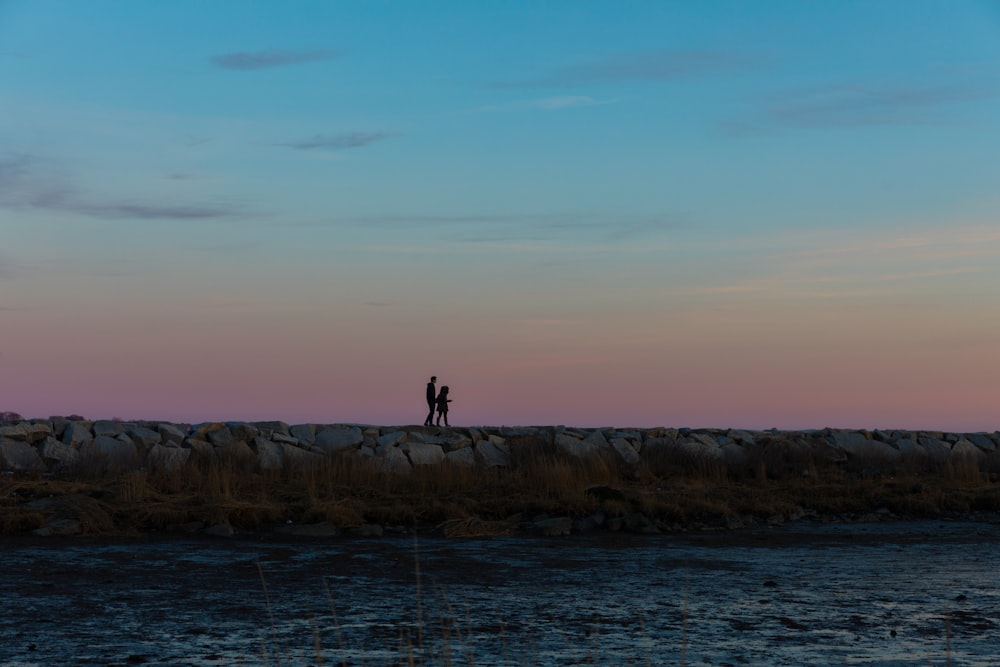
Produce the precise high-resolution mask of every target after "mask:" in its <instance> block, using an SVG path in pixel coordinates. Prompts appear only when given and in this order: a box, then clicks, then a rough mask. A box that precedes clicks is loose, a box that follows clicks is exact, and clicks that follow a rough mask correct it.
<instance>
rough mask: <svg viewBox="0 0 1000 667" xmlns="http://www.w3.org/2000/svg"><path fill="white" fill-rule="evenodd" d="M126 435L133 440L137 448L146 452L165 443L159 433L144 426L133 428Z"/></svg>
mask: <svg viewBox="0 0 1000 667" xmlns="http://www.w3.org/2000/svg"><path fill="white" fill-rule="evenodd" d="M125 433H126V435H128V437H130V438H131V439H132V442H134V443H135V444H136V446H138V447H139V448H140V449H144V450H148V449H149V448H150V447H152V446H153V445H158V444H160V443H161V442H163V436H162V435H160V433H159V431H154V430H152V429H149V428H145V427H143V426H135V427H132V428H130V429H128V430H127V431H126V432H125Z"/></svg>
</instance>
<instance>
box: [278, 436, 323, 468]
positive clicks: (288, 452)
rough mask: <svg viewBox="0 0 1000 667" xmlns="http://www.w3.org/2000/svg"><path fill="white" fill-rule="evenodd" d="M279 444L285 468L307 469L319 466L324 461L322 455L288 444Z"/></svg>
mask: <svg viewBox="0 0 1000 667" xmlns="http://www.w3.org/2000/svg"><path fill="white" fill-rule="evenodd" d="M277 444H278V445H279V446H280V447H281V457H282V460H283V461H284V465H285V467H291V468H307V467H311V466H315V465H319V464H320V462H322V460H323V455H322V454H317V453H316V452H311V451H309V450H308V449H303V448H302V447H299V446H297V445H289V444H288V443H286V442H281V443H277Z"/></svg>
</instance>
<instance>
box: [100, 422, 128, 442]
mask: <svg viewBox="0 0 1000 667" xmlns="http://www.w3.org/2000/svg"><path fill="white" fill-rule="evenodd" d="M126 428H127V426H126V424H125V422H120V421H114V420H111V419H99V420H98V421H96V422H94V427H93V431H94V437H95V438H96V437H97V436H100V435H107V436H111V437H112V438H114V437H116V436H119V435H121V434H122V433H124V432H125V429H126Z"/></svg>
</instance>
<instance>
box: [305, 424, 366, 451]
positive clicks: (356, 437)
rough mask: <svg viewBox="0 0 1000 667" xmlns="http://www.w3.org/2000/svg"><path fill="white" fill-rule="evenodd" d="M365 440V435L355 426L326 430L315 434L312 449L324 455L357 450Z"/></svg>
mask: <svg viewBox="0 0 1000 667" xmlns="http://www.w3.org/2000/svg"><path fill="white" fill-rule="evenodd" d="M364 440H365V435H364V433H363V432H362V431H361V429H360V428H358V427H357V426H351V427H347V428H327V429H323V430H322V431H320V432H319V433H317V434H316V439H315V441H314V443H313V447H314V448H315V449H317V450H318V451H321V452H323V453H324V454H332V453H334V452H339V451H343V450H345V449H357V448H358V447H359V446H360V445H361V443H362V442H364Z"/></svg>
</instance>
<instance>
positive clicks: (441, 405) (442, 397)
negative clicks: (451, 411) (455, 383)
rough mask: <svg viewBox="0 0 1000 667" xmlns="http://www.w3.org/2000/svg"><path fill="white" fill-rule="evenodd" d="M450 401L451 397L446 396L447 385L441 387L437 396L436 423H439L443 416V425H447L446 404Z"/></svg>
mask: <svg viewBox="0 0 1000 667" xmlns="http://www.w3.org/2000/svg"><path fill="white" fill-rule="evenodd" d="M449 403H451V399H450V398H448V385H445V386H443V387H441V393H440V394H438V397H437V409H438V418H437V425H438V426H440V425H441V417H444V425H445V426H448V404H449Z"/></svg>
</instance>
